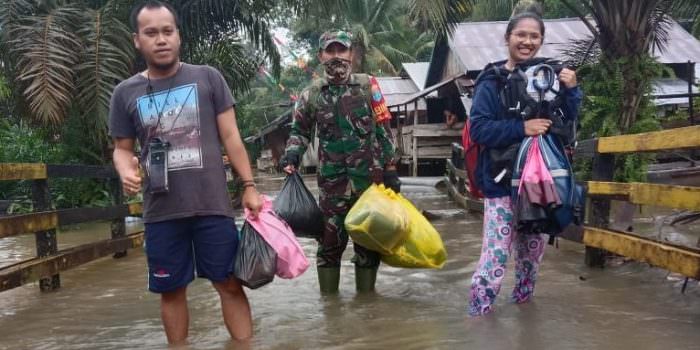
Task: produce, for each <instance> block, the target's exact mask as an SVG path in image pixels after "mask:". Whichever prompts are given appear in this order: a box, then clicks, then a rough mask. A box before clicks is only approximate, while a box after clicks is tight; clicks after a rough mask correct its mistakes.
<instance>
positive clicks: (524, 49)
mask: <svg viewBox="0 0 700 350" xmlns="http://www.w3.org/2000/svg"><path fill="white" fill-rule="evenodd" d="M543 40H544V38H543V36H542V28H541V27H540V23H539V22H537V21H536V20H534V19H532V18H523V19H520V20H519V21H518V23H517V24H516V25H515V27H514V28H513V31H512V32H511V33H510V34H508V35H507V36H506V43H507V45H508V54H509V55H510V60H511V61H513V63H520V62H523V61H526V60H528V59H530V58H533V57H535V54H537V51H539V49H540V47H542V41H543Z"/></svg>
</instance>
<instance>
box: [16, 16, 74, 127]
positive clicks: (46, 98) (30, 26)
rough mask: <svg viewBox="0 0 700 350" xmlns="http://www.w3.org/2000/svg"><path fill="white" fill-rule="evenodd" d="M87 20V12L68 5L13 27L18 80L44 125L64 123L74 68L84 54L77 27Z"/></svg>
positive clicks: (34, 116)
mask: <svg viewBox="0 0 700 350" xmlns="http://www.w3.org/2000/svg"><path fill="white" fill-rule="evenodd" d="M83 20H84V17H83V9H81V8H80V7H76V6H65V7H59V8H56V9H53V10H51V11H50V12H49V13H48V14H44V15H34V16H23V17H21V18H20V19H19V23H18V24H17V25H16V26H13V27H12V28H10V36H11V37H13V38H14V39H13V40H11V41H10V45H9V46H10V50H11V54H13V55H16V57H17V67H18V68H17V69H18V71H17V75H16V79H17V80H18V82H20V84H21V85H22V87H23V91H22V94H23V96H24V98H25V99H26V100H27V102H28V105H29V109H30V111H31V113H32V119H34V120H36V121H39V122H41V123H43V124H46V125H57V124H58V123H60V122H61V121H62V120H63V119H64V118H65V114H66V110H67V108H68V106H69V104H70V103H71V100H72V98H73V90H74V83H73V82H74V76H75V73H74V68H75V66H76V65H77V64H78V62H79V61H80V55H81V51H82V48H81V43H80V40H79V38H78V37H77V36H76V35H75V34H74V29H75V28H74V26H75V25H76V24H77V23H82V22H83Z"/></svg>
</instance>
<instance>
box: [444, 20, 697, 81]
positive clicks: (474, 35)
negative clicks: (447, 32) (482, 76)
mask: <svg viewBox="0 0 700 350" xmlns="http://www.w3.org/2000/svg"><path fill="white" fill-rule="evenodd" d="M507 24H508V22H505V21H500V22H468V23H460V24H459V25H458V26H457V28H456V29H455V32H454V35H453V36H452V38H450V40H449V46H450V47H451V48H452V50H454V51H456V53H457V55H458V57H459V59H460V60H461V61H462V63H463V64H464V66H465V67H466V68H467V69H468V70H481V68H483V67H484V66H485V65H486V64H488V63H489V62H494V61H499V60H503V59H505V58H507V56H508V51H507V49H506V46H505V41H504V38H503V34H504V33H505V31H506V26H507ZM545 28H546V33H545V37H544V44H543V45H542V48H541V49H540V52H539V53H538V56H543V57H554V58H561V56H562V55H561V52H562V50H563V49H564V48H566V47H567V46H568V45H569V43H570V42H571V41H572V40H576V39H579V40H580V39H585V38H586V37H588V36H590V35H591V33H590V31H589V30H588V28H586V26H585V25H584V24H583V22H581V20H580V19H578V18H564V19H548V20H545ZM652 54H653V55H654V56H656V57H657V58H658V60H659V62H661V63H685V62H688V60H690V61H693V62H699V61H700V41H698V40H697V39H695V38H694V37H693V36H692V35H690V34H689V33H688V32H686V31H685V30H684V29H683V28H682V27H681V26H680V25H679V24H678V23H676V22H672V24H671V28H670V31H669V42H668V45H667V46H666V49H665V50H664V52H663V53H660V52H652Z"/></svg>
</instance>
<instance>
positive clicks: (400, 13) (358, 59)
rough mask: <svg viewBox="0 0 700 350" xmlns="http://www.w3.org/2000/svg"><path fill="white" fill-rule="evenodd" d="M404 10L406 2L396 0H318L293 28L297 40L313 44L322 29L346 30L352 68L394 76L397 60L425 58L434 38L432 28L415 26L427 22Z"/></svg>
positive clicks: (398, 63)
mask: <svg viewBox="0 0 700 350" xmlns="http://www.w3.org/2000/svg"><path fill="white" fill-rule="evenodd" d="M309 2H311V1H309ZM307 3H308V2H307ZM407 10H409V8H407V7H406V3H405V2H403V1H398V0H345V1H338V2H332V3H331V2H324V1H321V2H319V3H317V4H316V5H312V6H310V10H309V9H307V10H306V12H303V13H302V16H300V17H299V19H298V20H297V21H296V23H295V25H294V26H293V31H294V32H295V34H296V37H297V39H299V40H304V41H306V42H307V43H308V45H309V46H311V47H315V46H316V42H317V40H318V37H319V36H320V35H321V33H322V32H324V31H325V30H328V29H332V28H342V29H347V30H350V31H351V32H352V33H353V35H354V39H353V51H354V54H355V64H356V67H355V69H356V71H359V72H366V73H372V74H376V75H383V74H393V75H395V74H397V73H398V71H399V69H400V66H401V63H403V62H415V61H416V60H417V59H418V57H420V58H422V59H425V58H426V56H427V54H426V52H427V51H429V50H430V49H431V48H432V43H433V41H434V34H433V33H434V32H433V31H432V30H430V29H428V30H420V29H418V28H416V26H418V25H422V26H427V25H428V24H426V23H427V22H423V23H417V22H415V21H414V20H413V19H412V18H411V17H410V16H408V15H407ZM329 14H333V15H329Z"/></svg>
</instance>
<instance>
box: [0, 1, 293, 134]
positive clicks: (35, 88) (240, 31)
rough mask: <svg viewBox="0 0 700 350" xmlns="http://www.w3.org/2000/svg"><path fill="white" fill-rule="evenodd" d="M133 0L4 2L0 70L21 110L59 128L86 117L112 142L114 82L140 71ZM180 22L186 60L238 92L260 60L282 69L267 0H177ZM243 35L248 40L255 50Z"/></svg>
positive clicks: (0, 22)
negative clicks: (206, 66) (217, 73)
mask: <svg viewBox="0 0 700 350" xmlns="http://www.w3.org/2000/svg"><path fill="white" fill-rule="evenodd" d="M134 3H136V1H135V0H62V1H59V0H43V1H32V0H0V49H1V50H0V68H2V69H3V73H4V75H5V76H6V77H7V78H8V83H9V84H10V86H11V88H12V89H13V90H14V91H18V92H19V94H16V95H18V96H17V97H18V101H17V111H20V112H21V114H23V115H25V116H31V117H28V119H31V120H33V121H34V122H36V123H38V124H39V125H44V126H50V127H53V128H56V127H57V126H59V125H60V124H62V123H63V121H64V120H65V119H66V118H67V117H68V116H69V115H70V116H74V115H75V116H76V117H79V118H81V119H82V120H83V121H84V123H83V125H85V126H86V130H91V133H90V134H89V135H90V136H92V138H93V141H97V142H99V143H101V144H105V142H106V120H107V111H108V108H109V99H110V96H111V92H112V90H113V87H114V85H115V84H116V83H117V82H119V81H121V80H123V79H125V78H126V77H128V76H129V75H130V74H133V73H134V70H135V52H134V49H133V43H132V40H131V31H130V30H129V28H128V26H127V25H126V23H127V21H128V15H129V11H130V9H131V7H132V6H133V5H134ZM171 4H173V6H174V7H175V8H176V10H177V11H178V13H179V15H180V19H181V30H180V32H181V35H182V38H183V43H184V45H183V48H182V49H183V51H182V55H183V58H184V59H185V60H187V61H191V62H194V63H211V64H212V65H214V66H217V67H218V68H219V69H221V70H222V72H223V73H224V76H225V77H226V78H227V80H228V82H229V85H230V86H231V87H232V89H234V90H243V89H245V88H247V86H248V85H247V84H248V80H249V78H251V77H252V76H254V74H255V70H256V68H257V63H259V61H260V60H261V59H267V60H268V62H270V63H271V64H272V66H273V71H275V72H279V60H280V58H279V54H278V53H277V50H276V47H275V46H274V43H273V40H272V34H271V33H270V22H271V18H270V16H269V13H270V9H271V8H272V7H273V6H272V5H273V2H271V1H269V0H248V1H232V0H210V1H190V0H174V1H171ZM238 38H245V39H247V41H248V42H249V43H250V46H251V47H252V48H253V49H255V51H254V52H253V51H251V50H248V49H245V48H244V45H243V44H242V43H241V41H240V40H238Z"/></svg>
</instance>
